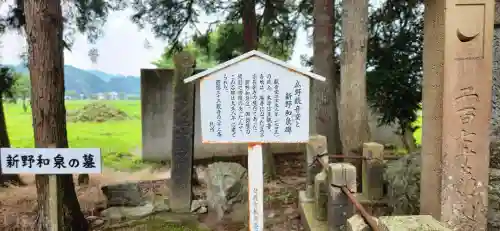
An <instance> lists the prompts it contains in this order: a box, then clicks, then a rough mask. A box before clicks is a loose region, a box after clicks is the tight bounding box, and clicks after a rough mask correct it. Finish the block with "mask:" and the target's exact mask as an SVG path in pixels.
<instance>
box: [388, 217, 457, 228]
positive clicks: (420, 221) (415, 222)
mask: <svg viewBox="0 0 500 231" xmlns="http://www.w3.org/2000/svg"><path fill="white" fill-rule="evenodd" d="M379 221H380V223H379V229H380V231H412V230H421V231H451V229H449V228H446V227H445V226H443V224H441V223H440V222H439V221H437V220H435V219H434V218H432V216H429V215H415V216H387V217H379Z"/></svg>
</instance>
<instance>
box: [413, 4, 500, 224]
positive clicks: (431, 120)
mask: <svg viewBox="0 0 500 231" xmlns="http://www.w3.org/2000/svg"><path fill="white" fill-rule="evenodd" d="M425 3H426V6H425V9H426V15H425V29H424V33H425V36H424V46H425V48H424V83H423V113H424V115H423V117H424V118H423V119H424V121H423V126H424V127H423V130H422V132H423V134H424V135H423V140H422V145H423V149H422V177H421V184H422V185H421V213H422V214H430V215H432V216H434V217H435V218H437V219H439V220H441V221H442V222H444V223H445V224H446V225H447V226H449V227H450V228H451V229H454V230H464V231H465V230H477V231H479V230H485V229H486V212H487V203H488V200H487V196H488V188H487V187H488V170H489V168H488V167H487V166H488V164H489V141H490V139H489V121H490V115H491V108H490V107H491V94H492V93H491V87H492V86H491V81H492V80H491V75H492V53H493V52H492V50H491V48H492V38H493V16H494V1H489V0H426V1H425ZM432 101H434V103H433V102H432ZM436 102H439V103H436ZM440 104H441V105H440ZM440 142H442V144H441V145H440V144H439V143H440ZM439 170H441V171H439Z"/></svg>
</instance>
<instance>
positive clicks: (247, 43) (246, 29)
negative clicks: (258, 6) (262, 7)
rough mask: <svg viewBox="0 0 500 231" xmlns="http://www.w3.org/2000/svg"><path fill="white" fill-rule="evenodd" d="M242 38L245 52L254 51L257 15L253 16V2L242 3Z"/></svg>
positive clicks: (250, 0)
mask: <svg viewBox="0 0 500 231" xmlns="http://www.w3.org/2000/svg"><path fill="white" fill-rule="evenodd" d="M241 15H242V16H243V17H242V20H243V37H244V48H245V52H247V51H251V50H256V49H257V44H258V42H259V38H258V37H257V15H256V14H255V0H245V1H243V12H242V14H241Z"/></svg>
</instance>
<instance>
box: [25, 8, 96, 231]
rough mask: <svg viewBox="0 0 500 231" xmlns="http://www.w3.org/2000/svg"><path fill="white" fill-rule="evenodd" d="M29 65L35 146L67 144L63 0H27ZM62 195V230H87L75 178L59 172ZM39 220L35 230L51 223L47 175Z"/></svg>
mask: <svg viewBox="0 0 500 231" xmlns="http://www.w3.org/2000/svg"><path fill="white" fill-rule="evenodd" d="M24 12H25V16H26V40H27V44H28V67H29V71H30V77H31V92H32V94H31V106H32V110H31V113H32V117H33V129H34V135H35V146H36V147H39V148H45V147H47V146H49V145H51V144H55V145H56V147H58V148H66V147H68V138H67V132H66V107H65V106H64V72H63V64H64V60H63V42H62V41H63V37H62V35H63V21H62V19H63V18H62V12H61V1H60V0H33V1H25V5H24ZM58 181H59V182H60V187H59V189H60V191H59V194H60V196H61V198H62V203H63V205H62V211H63V213H64V214H63V217H64V219H62V220H63V221H62V227H63V228H62V230H68V231H69V230H88V228H89V226H88V223H87V221H86V220H85V217H84V216H83V213H82V211H81V210H80V205H79V203H78V199H77V197H76V193H75V186H74V182H73V177H72V176H71V175H69V174H68V175H58ZM36 188H37V199H38V204H37V205H38V206H37V207H38V211H37V213H38V219H37V223H36V227H37V228H36V230H41V231H46V230H48V228H49V224H48V220H47V218H48V206H47V204H48V198H47V196H48V177H47V176H45V175H37V176H36Z"/></svg>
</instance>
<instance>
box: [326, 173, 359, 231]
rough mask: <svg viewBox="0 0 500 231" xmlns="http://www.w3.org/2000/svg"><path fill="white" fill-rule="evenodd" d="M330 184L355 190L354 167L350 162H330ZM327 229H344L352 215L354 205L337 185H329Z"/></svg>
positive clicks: (331, 230) (334, 230)
mask: <svg viewBox="0 0 500 231" xmlns="http://www.w3.org/2000/svg"><path fill="white" fill-rule="evenodd" d="M329 174H330V176H329V179H330V184H332V185H341V186H347V188H348V189H349V190H350V191H351V192H353V193H355V192H356V187H357V185H356V167H354V165H352V164H350V163H334V164H330V173H329ZM327 212H328V230H330V231H337V230H344V229H345V228H346V227H347V226H346V225H347V219H349V218H350V217H352V215H354V205H353V204H352V203H351V202H350V201H349V199H348V198H347V196H346V195H345V194H344V193H343V192H342V190H341V189H340V188H338V187H330V192H329V196H328V211H327Z"/></svg>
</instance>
